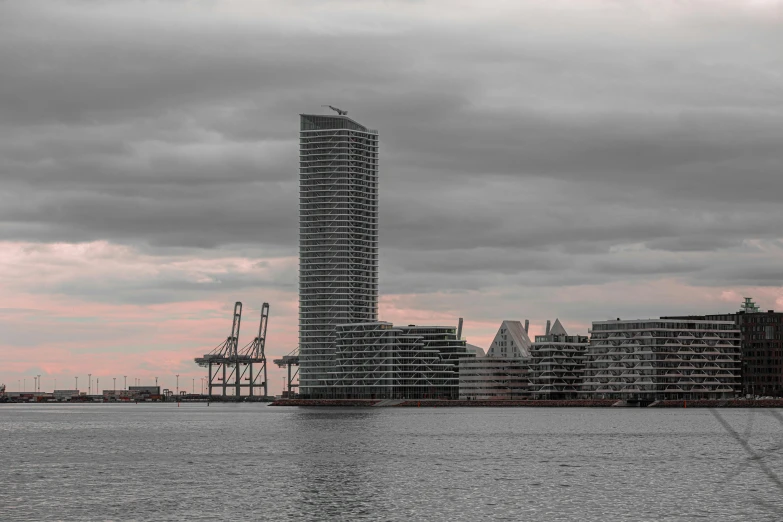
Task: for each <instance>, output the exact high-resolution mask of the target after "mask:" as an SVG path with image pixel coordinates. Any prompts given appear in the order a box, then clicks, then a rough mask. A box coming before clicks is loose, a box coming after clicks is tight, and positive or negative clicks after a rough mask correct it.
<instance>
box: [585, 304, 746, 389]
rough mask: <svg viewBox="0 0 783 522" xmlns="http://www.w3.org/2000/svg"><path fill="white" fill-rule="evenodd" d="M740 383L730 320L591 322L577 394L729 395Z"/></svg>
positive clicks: (734, 330) (734, 333)
mask: <svg viewBox="0 0 783 522" xmlns="http://www.w3.org/2000/svg"><path fill="white" fill-rule="evenodd" d="M739 385H740V330H739V328H738V327H737V326H736V325H735V324H734V322H732V321H709V320H691V319H677V318H675V319H638V320H630V321H621V320H619V319H618V320H616V321H600V322H594V323H593V328H592V334H591V337H590V347H589V349H588V352H587V355H586V358H585V366H584V378H583V383H582V392H581V396H582V397H584V398H617V399H626V400H641V401H655V400H677V399H702V398H703V399H723V398H731V397H733V396H734V395H735V394H736V393H737V392H738V391H739Z"/></svg>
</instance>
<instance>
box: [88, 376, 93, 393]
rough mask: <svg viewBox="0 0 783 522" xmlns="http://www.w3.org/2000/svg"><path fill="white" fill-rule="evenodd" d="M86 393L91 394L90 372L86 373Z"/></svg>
mask: <svg viewBox="0 0 783 522" xmlns="http://www.w3.org/2000/svg"><path fill="white" fill-rule="evenodd" d="M87 395H92V374H91V373H88V374H87Z"/></svg>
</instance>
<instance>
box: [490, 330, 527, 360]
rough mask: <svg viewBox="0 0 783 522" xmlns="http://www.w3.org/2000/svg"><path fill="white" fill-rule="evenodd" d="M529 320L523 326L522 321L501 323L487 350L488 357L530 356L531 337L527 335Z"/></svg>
mask: <svg viewBox="0 0 783 522" xmlns="http://www.w3.org/2000/svg"><path fill="white" fill-rule="evenodd" d="M529 324H530V323H529V322H528V321H525V326H522V323H521V322H520V321H503V322H502V323H500V328H498V331H497V333H496V334H495V338H494V339H493V340H492V344H491V345H490V346H489V350H487V356H488V357H509V358H514V357H530V345H531V344H533V343H531V342H530V337H528V335H527V329H528V326H529Z"/></svg>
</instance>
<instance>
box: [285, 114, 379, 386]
mask: <svg viewBox="0 0 783 522" xmlns="http://www.w3.org/2000/svg"><path fill="white" fill-rule="evenodd" d="M377 319H378V132H377V131H375V130H371V129H368V128H367V127H365V126H363V125H361V124H359V123H357V122H355V121H354V120H352V119H351V118H348V117H347V116H345V115H343V114H339V115H315V114H302V115H300V127H299V358H300V359H299V360H300V371H299V379H300V381H299V382H300V392H301V393H302V394H303V395H306V396H310V397H327V396H329V395H330V392H329V387H330V386H331V385H333V384H334V382H333V381H332V379H334V378H335V376H334V362H335V361H334V351H335V335H336V334H335V328H336V327H337V325H342V324H349V323H367V322H374V321H377Z"/></svg>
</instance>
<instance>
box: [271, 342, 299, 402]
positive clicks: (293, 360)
mask: <svg viewBox="0 0 783 522" xmlns="http://www.w3.org/2000/svg"><path fill="white" fill-rule="evenodd" d="M274 363H275V364H276V365H278V366H279V367H280V368H288V379H287V380H286V388H288V390H283V391H284V392H285V391H287V392H288V393H286V394H285V395H284V396H285V397H287V398H289V399H290V398H292V397H293V388H298V387H299V384H298V383H296V384H295V383H294V379H295V378H296V376H297V375H299V348H294V349H293V350H291V351H290V352H289V353H288V355H284V356H282V357H281V358H280V359H275V360H274ZM293 366H296V371H295V372H294V373H293V375H292V374H291V367H293Z"/></svg>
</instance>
